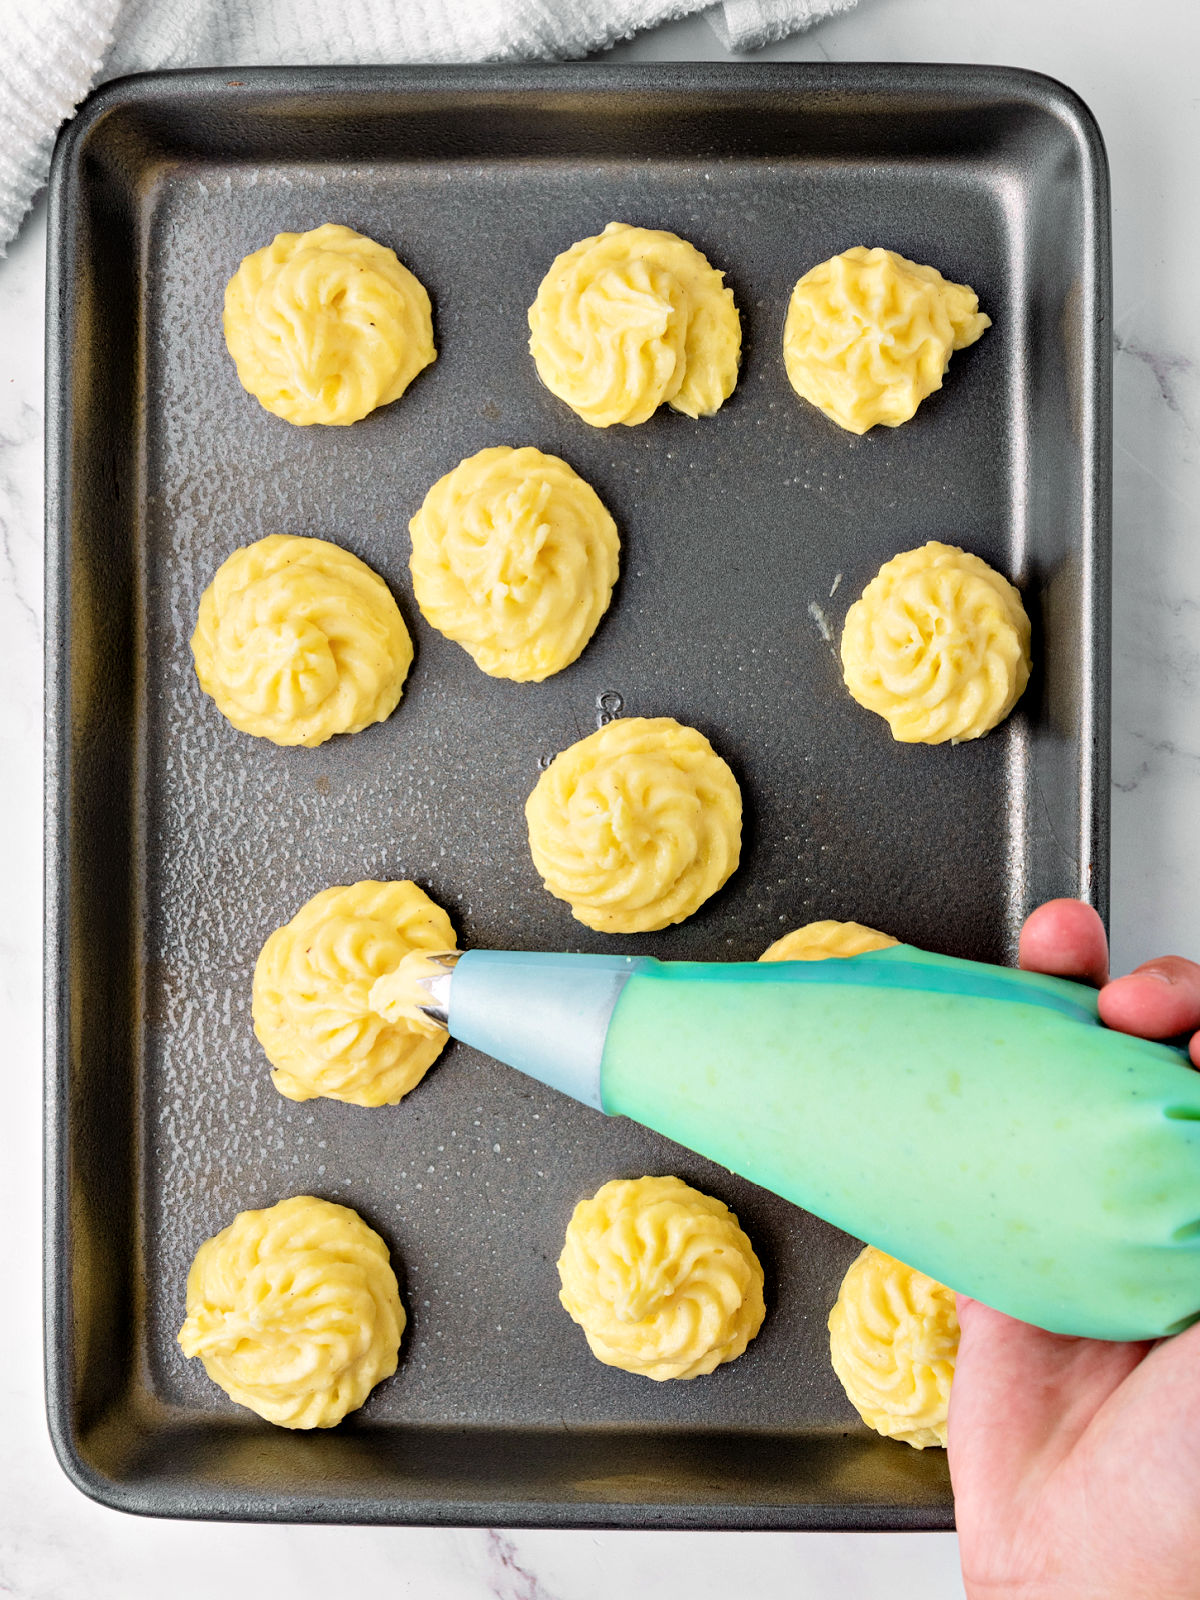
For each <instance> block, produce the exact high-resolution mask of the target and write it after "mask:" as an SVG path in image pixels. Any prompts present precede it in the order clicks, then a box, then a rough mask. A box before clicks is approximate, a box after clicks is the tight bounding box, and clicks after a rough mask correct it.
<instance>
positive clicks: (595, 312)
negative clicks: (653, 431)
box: [529, 222, 742, 428]
mask: <svg viewBox="0 0 1200 1600" xmlns="http://www.w3.org/2000/svg"><path fill="white" fill-rule="evenodd" d="M529 331H530V335H531V337H530V340H529V348H530V351H531V352H532V354H533V359H534V361H535V363H536V364H537V370H538V376H539V377H540V378H541V380H542V382H543V383H544V384H545V385H546V387H547V389H549V390H550V392H551V394H556V395H557V396H558V398H559V399H560V400H565V401H566V403H567V404H568V405H569V406H570V407H571V410H572V411H574V412H575V413H576V414H577V415H578V416H580V417H582V418H583V420H584V421H585V422H588V423H590V424H591V425H592V427H593V428H609V427H611V426H612V425H613V423H615V422H623V423H625V424H626V425H627V426H630V427H632V426H633V425H634V424H635V423H638V422H645V421H646V419H647V417H650V416H652V415H653V414H654V412H655V411H657V410H658V408H659V406H661V405H663V404H666V405H669V406H670V407H671V408H672V410H674V411H682V412H683V413H684V414H685V415H686V416H689V417H708V416H711V415H712V414H713V412H714V411H718V410H720V408H721V406H722V405H723V404H724V402H725V401H726V400H728V398H729V396H730V395H731V394H732V393H733V390H734V386H735V385H736V383H737V374H738V359H739V357H740V355H741V349H742V324H741V318H740V317H739V316H738V310H737V307H736V306H735V305H734V303H733V291H732V290H731V289H727V288H725V285H724V274H723V273H721V272H718V271H717V269H716V268H715V267H713V266H710V265H709V263H708V261H707V259H706V258H705V257H704V256H703V255H701V253H700V251H699V250H697V249H696V247H695V245H693V244H689V243H688V241H687V240H686V239H681V238H679V237H678V235H677V234H674V233H665V232H663V231H662V230H660V229H658V228H631V227H630V226H629V225H628V224H627V223H624V222H610V223H609V225H608V227H607V228H605V230H604V232H603V233H601V234H597V235H595V237H593V238H591V239H581V240H580V241H579V243H578V244H574V245H572V246H571V248H570V249H569V250H565V251H564V252H563V254H562V255H560V256H556V257H555V259H554V261H553V262H552V263H551V265H550V270H549V272H547V274H546V276H545V277H544V278H543V279H542V282H541V287H540V288H539V289H538V292H537V299H536V300H535V301H534V302H533V304H532V306H530V308H529Z"/></svg>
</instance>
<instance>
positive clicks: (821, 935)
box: [758, 921, 899, 961]
mask: <svg viewBox="0 0 1200 1600" xmlns="http://www.w3.org/2000/svg"><path fill="white" fill-rule="evenodd" d="M898 943H899V940H898V939H893V938H892V936H891V934H890V933H880V932H879V930H878V928H868V927H866V926H864V924H863V923H861V922H828V921H826V922H806V923H805V924H804V926H803V927H802V928H793V930H792V932H791V933H785V934H784V935H783V937H782V939H776V940H775V943H774V944H771V945H768V946H767V948H766V949H765V950H764V951H763V953H762V955H761V956H759V958H758V959H759V960H760V961H824V960H826V959H827V958H829V957H830V956H840V957H846V956H864V955H866V954H867V952H868V951H869V950H886V949H887V948H888V946H889V945H893V944H898Z"/></svg>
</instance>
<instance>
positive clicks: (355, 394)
mask: <svg viewBox="0 0 1200 1600" xmlns="http://www.w3.org/2000/svg"><path fill="white" fill-rule="evenodd" d="M225 343H226V344H227V345H228V347H229V353H230V355H231V356H232V357H233V359H234V363H235V365H236V366H237V374H238V378H239V379H240V380H241V384H242V387H243V388H244V389H246V390H248V391H249V393H250V394H252V395H253V396H254V398H255V399H256V400H258V401H259V402H260V404H262V405H263V406H264V407H265V408H266V409H267V410H268V411H270V412H273V413H274V415H275V416H277V417H282V418H283V419H284V420H285V421H287V422H293V423H296V424H297V425H298V426H302V427H303V426H307V425H309V424H311V423H315V422H320V423H325V424H327V425H332V426H345V425H346V424H349V423H351V422H358V421H359V420H360V419H361V418H363V417H365V416H366V415H367V414H368V412H371V411H374V410H375V408H376V407H377V406H386V405H389V404H390V403H391V402H392V401H393V400H398V399H399V398H400V396H401V395H402V394H403V393H404V391H405V390H406V389H407V388H408V386H409V384H410V383H411V382H412V381H413V379H414V378H415V377H416V375H417V373H418V372H420V371H421V369H422V368H423V367H427V366H428V365H429V364H430V362H431V361H434V360H436V358H437V352H436V351H435V349H434V346H433V314H432V310H431V307H430V304H429V295H428V294H427V293H426V291H425V288H424V286H423V285H422V284H421V283H420V282H419V281H418V280H417V279H416V278H415V277H414V276H413V275H412V273H411V272H410V271H409V270H408V268H407V267H406V266H404V265H403V264H402V263H401V262H400V260H399V259H398V258H397V256H396V252H395V251H394V250H389V249H388V248H387V246H386V245H382V244H377V243H376V242H375V240H374V239H368V238H365V237H364V235H362V234H361V233H355V231H354V230H353V228H345V227H342V226H341V224H340V223H336V222H327V223H325V224H324V225H323V226H322V227H319V228H313V229H311V230H310V231H309V232H308V233H279V234H276V236H275V238H274V239H273V240H272V241H271V243H270V244H269V245H266V246H265V247H264V248H263V249H261V250H256V251H254V253H253V254H252V255H248V256H247V257H246V258H245V260H244V261H243V262H242V264H241V265H240V266H239V267H238V269H237V271H236V272H235V273H234V275H233V277H232V278H231V279H230V280H229V283H228V285H227V287H226V289H225Z"/></svg>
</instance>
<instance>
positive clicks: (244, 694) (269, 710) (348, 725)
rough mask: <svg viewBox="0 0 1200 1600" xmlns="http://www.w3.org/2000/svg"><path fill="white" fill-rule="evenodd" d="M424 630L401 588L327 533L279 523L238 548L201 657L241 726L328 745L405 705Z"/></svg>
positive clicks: (204, 610) (195, 645) (220, 703)
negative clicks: (401, 598) (287, 528)
mask: <svg viewBox="0 0 1200 1600" xmlns="http://www.w3.org/2000/svg"><path fill="white" fill-rule="evenodd" d="M412 655H413V651H412V640H411V639H410V638H409V635H408V629H407V628H406V627H405V626H404V618H403V617H402V616H401V615H400V610H399V607H398V606H397V605H396V602H395V600H394V599H393V598H392V595H391V591H390V590H389V589H388V586H387V584H386V583H384V581H383V579H382V578H381V577H379V575H378V574H377V573H375V572H372V571H371V568H370V567H368V566H367V564H366V563H365V562H364V561H360V560H359V559H358V557H357V556H355V555H352V554H351V553H350V551H349V550H343V549H342V548H341V547H340V546H339V545H336V544H330V543H329V542H328V540H326V539H305V538H299V537H296V536H293V535H290V534H279V533H273V534H271V535H270V536H269V537H267V538H265V539H258V540H256V541H255V543H254V544H249V545H245V546H243V548H242V549H240V550H235V551H234V552H233V554H232V555H231V556H229V557H228V559H227V560H225V561H223V562H222V563H221V565H220V567H218V569H217V572H216V575H215V577H214V578H213V580H212V582H211V583H210V584H209V586H208V588H207V589H206V590H205V591H204V594H203V597H202V598H201V601H200V612H199V616H198V618H197V621H196V631H195V632H194V633H193V634H192V656H193V659H194V661H195V666H196V677H197V678H198V679H199V681H200V687H201V688H202V689H203V690H204V692H205V694H208V695H211V696H212V698H213V699H214V700H215V701H216V704H217V709H218V710H219V711H220V712H221V713H222V714H223V715H224V716H226V717H227V718H228V719H229V721H230V722H232V723H233V725H234V727H235V728H238V729H240V730H241V731H242V732H243V733H252V734H255V735H257V736H258V737H260V738H263V739H270V740H271V741H272V742H273V743H274V744H282V745H298V744H299V745H309V746H312V745H318V744H323V743H324V742H325V740H326V739H330V738H332V737H333V735H334V734H335V733H358V732H360V731H361V730H362V729H363V728H365V727H367V726H369V725H370V724H371V723H373V722H383V721H384V720H385V718H387V717H389V716H390V715H391V714H392V712H393V711H394V710H395V709H396V706H397V704H398V703H399V700H400V695H401V693H402V691H403V688H404V680H405V678H406V677H407V676H408V669H409V667H410V666H411V665H412Z"/></svg>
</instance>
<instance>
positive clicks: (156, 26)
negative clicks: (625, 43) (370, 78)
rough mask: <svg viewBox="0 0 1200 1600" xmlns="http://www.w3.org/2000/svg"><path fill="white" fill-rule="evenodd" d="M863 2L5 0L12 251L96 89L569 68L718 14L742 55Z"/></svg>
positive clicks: (5, 185) (5, 142) (3, 113)
mask: <svg viewBox="0 0 1200 1600" xmlns="http://www.w3.org/2000/svg"><path fill="white" fill-rule="evenodd" d="M854 4H855V0H724V3H723V4H719V5H716V6H712V0H0V29H2V30H3V33H2V43H0V255H3V254H4V248H5V246H6V245H7V244H8V242H9V240H11V239H12V237H13V235H14V234H15V233H16V231H17V228H18V227H19V226H20V223H21V219H22V217H23V216H24V215H25V213H26V211H27V210H28V209H29V206H30V205H31V204H32V201H33V198H34V195H35V194H36V193H37V191H38V189H39V188H40V187H41V186H42V184H43V183H45V181H46V174H47V172H48V171H49V167H50V152H51V150H52V148H53V145H54V137H55V135H56V134H57V132H58V129H59V127H60V126H61V124H62V123H63V122H65V121H66V119H67V118H68V117H69V116H70V115H71V114H72V112H73V111H74V110H75V107H76V106H77V105H78V104H79V102H80V101H81V100H82V99H83V97H84V96H85V95H86V94H87V92H88V90H89V89H90V88H91V87H92V85H93V84H94V83H97V82H99V81H102V80H103V79H105V78H115V77H119V76H120V75H121V74H122V73H126V72H145V71H149V70H151V69H154V68H159V67H206V66H212V67H235V66H238V67H249V66H262V65H278V66H306V65H307V66H320V65H333V64H342V63H351V62H355V63H376V62H381V63H382V62H387V63H395V62H415V61H520V60H535V61H549V60H567V59H570V58H571V57H575V56H583V55H586V54H587V53H588V52H589V51H591V50H599V49H602V48H603V47H604V46H606V45H610V44H613V43H615V42H616V41H617V40H618V39H626V38H628V37H629V36H630V35H631V34H634V33H637V32H638V31H639V30H641V29H643V28H652V27H655V26H656V25H657V24H658V23H660V22H666V21H669V20H671V19H673V18H677V17H685V16H691V15H693V14H694V13H696V12H699V11H704V10H706V9H707V8H709V7H711V9H710V10H709V11H708V14H709V18H710V20H711V21H712V23H713V26H714V28H715V29H716V31H717V33H718V35H719V37H720V38H721V40H722V43H723V44H725V46H726V47H727V48H728V49H731V50H754V49H757V48H758V47H759V46H760V45H763V44H766V43H768V42H770V41H772V40H775V39H782V38H783V37H784V36H785V35H786V34H789V33H793V32H795V31H796V30H797V29H799V28H806V27H808V26H809V24H810V23H813V22H818V21H820V19H821V18H822V17H827V16H830V15H832V14H833V13H834V12H837V11H846V10H849V8H850V7H851V6H852V5H854Z"/></svg>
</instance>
